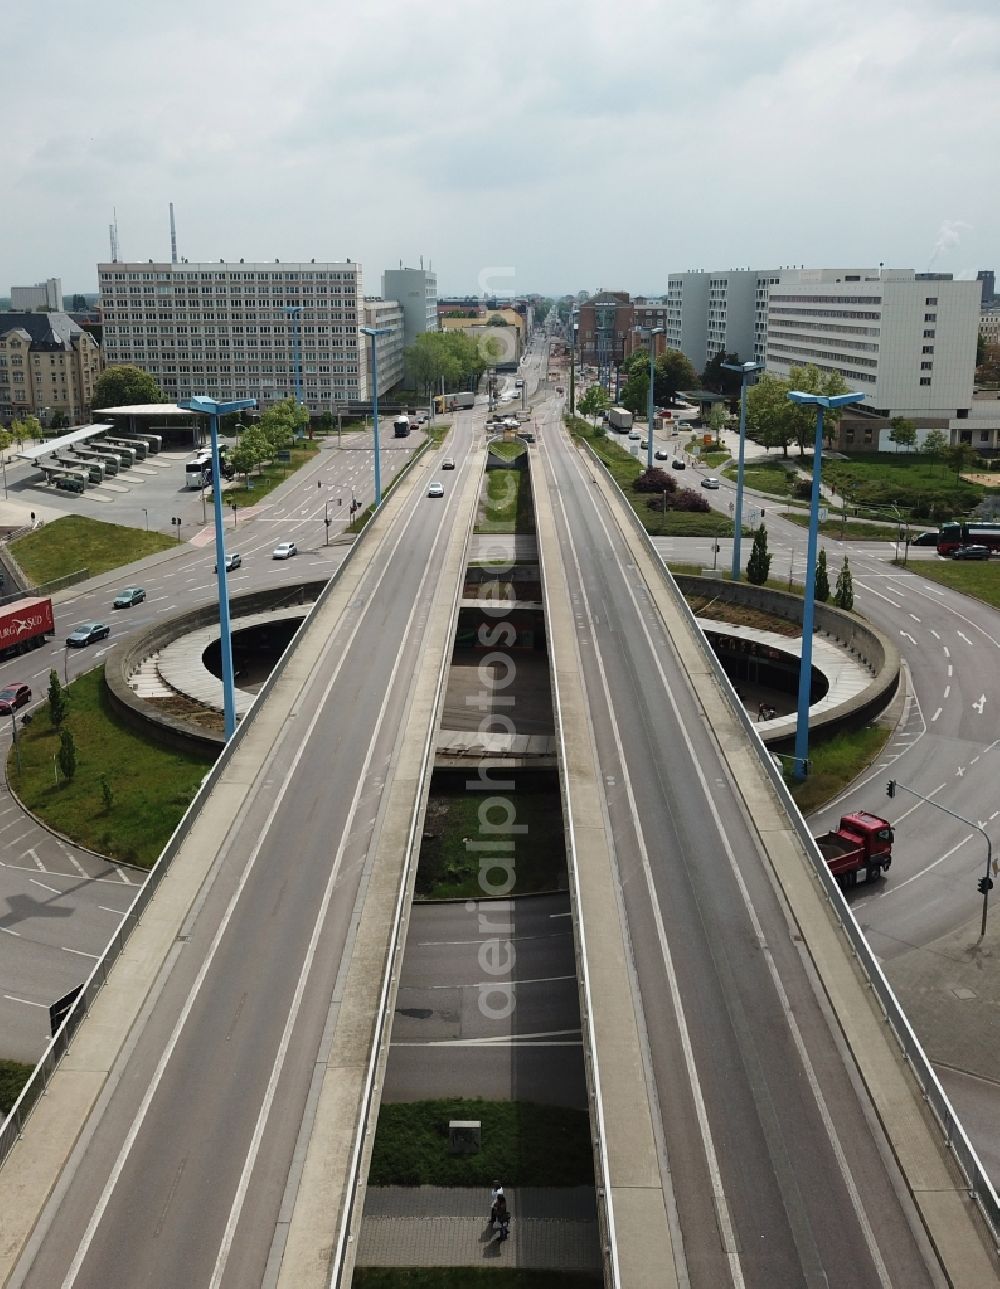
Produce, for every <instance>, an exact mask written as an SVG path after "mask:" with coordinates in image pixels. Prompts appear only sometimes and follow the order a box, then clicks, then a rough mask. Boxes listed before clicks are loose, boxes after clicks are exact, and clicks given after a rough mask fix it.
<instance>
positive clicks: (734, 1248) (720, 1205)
mask: <svg viewBox="0 0 1000 1289" xmlns="http://www.w3.org/2000/svg"><path fill="white" fill-rule="evenodd" d="M556 501H557V503H558V506H559V509H560V510H561V511H562V517H563V526H564V529H565V532H566V537H567V542H568V544H569V549H570V553H571V555H572V557H573V563H574V565H575V566H576V575H577V580H578V584H579V586H580V588H581V592H582V600H583V610H584V612H585V613H586V615H587V618H588V621H589V622H590V632H591V646H592V648H593V650H594V657H595V659H596V662H597V668H598V671H599V673H600V677H601V687H602V689H603V691H604V696H605V702H606V703H607V709H608V716H609V718H610V722H611V733H612V736H613V738H614V741H615V750H616V752H617V754H618V763H619V766H620V767H621V777H622V783H623V785H624V787H625V791H626V794H627V795H628V802H629V811H630V814H631V817H632V826H633V828H634V829H635V837H636V842H637V844H638V848H639V857H640V862H641V864H642V872H643V876H644V878H645V880H646V893H647V896H648V899H649V906H650V910H651V912H652V914H653V921H654V924H655V927H656V937H657V940H658V942H659V946H660V956H661V957H662V959H663V966H664V971H665V972H666V976H667V986H668V988H669V990H670V1001H671V1006H672V1007H673V1009H674V1016H675V1018H676V1024H677V1033H678V1037H679V1038H680V1043H681V1051H682V1053H683V1056H684V1066H685V1069H686V1070H687V1078H688V1084H689V1085H690V1089H691V1099H692V1101H693V1102H694V1109H695V1117H696V1119H697V1121H698V1131H699V1133H700V1135H701V1145H702V1150H703V1151H704V1154H705V1162H706V1166H707V1168H708V1176H709V1182H710V1185H711V1189H712V1201H713V1203H714V1205H715V1212H716V1218H717V1220H718V1223H719V1229H720V1235H721V1237H722V1245H723V1248H724V1250H725V1253H726V1258H727V1260H728V1263H729V1273H730V1275H731V1277H732V1280H733V1284H734V1286H735V1287H736V1289H743V1286H744V1285H745V1283H746V1282H745V1280H744V1278H743V1267H742V1264H741V1262H740V1251H739V1245H738V1242H737V1239H736V1233H735V1230H734V1228H733V1220H732V1215H731V1213H730V1211H729V1201H728V1199H727V1198H726V1191H725V1187H724V1185H723V1182H722V1170H721V1168H720V1167H719V1157H718V1153H717V1151H716V1148H715V1140H714V1138H713V1136H712V1125H711V1123H710V1122H709V1118H708V1107H707V1106H706V1105H705V1097H704V1094H703V1092H702V1089H701V1083H700V1081H699V1079H698V1066H697V1062H696V1061H695V1056H694V1047H693V1045H692V1043H691V1032H690V1029H689V1027H688V1023H687V1015H686V1013H685V1010H684V1002H683V999H682V997H681V990H680V982H679V981H678V979H677V971H676V968H675V967H674V959H673V954H672V953H671V951H670V945H669V943H668V940H667V933H666V928H665V927H664V925H663V912H662V909H661V907H660V901H659V899H658V898H657V892H656V883H655V881H654V879H653V871H652V866H651V865H650V862H649V851H648V848H647V846H646V840H645V835H644V833H643V829H642V823H641V819H640V813H639V809H638V806H637V804H636V800H635V794H634V792H633V790H632V776H631V774H630V773H629V769H628V760H627V758H626V756H625V748H624V746H623V744H622V737H621V730H620V728H619V725H618V721H617V718H616V716H615V706H614V703H613V701H612V698H611V692H610V688H609V686H608V677H607V672H606V670H605V667H604V656H603V653H602V651H601V647H600V644H599V642H598V638H597V632H596V631H595V630H594V624H593V614H592V612H591V607H590V597H589V595H588V594H587V589H586V586H585V585H584V581H583V572H582V569H581V567H580V559H579V555H578V554H577V550H576V545H575V543H574V542H573V537H572V530H571V529H570V524H569V517H568V516H567V514H566V507H565V505H564V503H563V499H562V497H561V496H560V494H559V493H558V492H556ZM595 513H596V515H597V520H598V523H600V525H601V527H602V528H604V518H603V516H602V515H601V514H600V512H599V511H597V510H596V507H595ZM604 531H605V536H606V537H607V539H608V548H609V549H613V547H612V542H611V535H610V534H609V533H608V532H607V529H606V528H605V529H604ZM636 612H637V613H638V606H636ZM640 620H641V618H640ZM643 626H645V623H643ZM651 652H652V654H653V658H654V662H655V661H657V660H656V654H655V650H652V646H651ZM663 679H664V677H663V676H662V672H661V680H663ZM612 845H613V842H612Z"/></svg>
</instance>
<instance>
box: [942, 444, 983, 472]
mask: <svg viewBox="0 0 1000 1289" xmlns="http://www.w3.org/2000/svg"><path fill="white" fill-rule="evenodd" d="M975 455H976V454H975V452H974V451H973V450H972V445H971V444H969V443H955V444H953V445H952V446H951V447H950V448H948V450H947V452H946V453H945V459H946V460H947V462H948V464H949V465H950V466H951V468H952V469H953V470H954V471H955V473H956V474H961V473H962V471H963V470H968V469H969V467H970V466H971V465H972V461H973V458H974V457H975Z"/></svg>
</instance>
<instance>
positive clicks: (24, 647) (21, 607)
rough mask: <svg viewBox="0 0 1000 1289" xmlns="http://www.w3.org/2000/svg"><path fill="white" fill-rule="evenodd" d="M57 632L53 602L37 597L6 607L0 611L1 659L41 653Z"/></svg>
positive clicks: (18, 601) (17, 601)
mask: <svg viewBox="0 0 1000 1289" xmlns="http://www.w3.org/2000/svg"><path fill="white" fill-rule="evenodd" d="M55 629H56V626H55V619H54V618H53V616H52V601H51V600H49V599H42V598H39V597H37V596H36V597H34V598H29V599H25V600H16V601H15V602H14V603H13V604H5V605H4V606H3V608H0V658H15V657H16V656H17V655H18V654H21V653H27V652H28V651H29V650H30V649H40V648H41V647H42V645H43V644H44V643H45V637H46V636H47V635H48V636H50V635H52V634H54V632H55Z"/></svg>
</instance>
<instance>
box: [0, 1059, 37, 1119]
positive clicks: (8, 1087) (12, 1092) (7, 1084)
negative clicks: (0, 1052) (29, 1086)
mask: <svg viewBox="0 0 1000 1289" xmlns="http://www.w3.org/2000/svg"><path fill="white" fill-rule="evenodd" d="M34 1068H35V1067H34V1066H33V1065H25V1064H24V1063H23V1062H22V1061H6V1060H0V1115H3V1114H10V1108H11V1106H12V1105H13V1104H14V1102H15V1101H16V1100H17V1098H18V1097H19V1096H20V1095H21V1089H22V1088H23V1087H24V1085H25V1084H26V1083H27V1081H28V1079H29V1078H30V1077H31V1072H32V1070H34Z"/></svg>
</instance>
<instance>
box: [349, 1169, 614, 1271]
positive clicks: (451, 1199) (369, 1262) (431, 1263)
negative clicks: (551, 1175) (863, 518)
mask: <svg viewBox="0 0 1000 1289" xmlns="http://www.w3.org/2000/svg"><path fill="white" fill-rule="evenodd" d="M505 1194H506V1195H507V1202H508V1204H509V1206H510V1212H511V1224H510V1237H509V1238H508V1239H507V1240H505V1241H504V1242H503V1243H501V1242H500V1240H499V1239H498V1237H497V1235H496V1233H495V1232H493V1231H491V1230H490V1227H489V1222H488V1218H487V1214H488V1211H489V1205H490V1196H489V1191H487V1190H479V1189H475V1190H473V1189H460V1188H451V1187H447V1188H446V1187H438V1186H420V1187H407V1186H385V1187H373V1188H371V1189H370V1190H369V1191H368V1194H367V1197H366V1200H365V1215H364V1222H363V1224H362V1227H361V1238H360V1239H359V1241H358V1255H357V1265H358V1266H359V1267H476V1266H483V1265H490V1264H492V1263H494V1262H496V1263H502V1264H503V1265H504V1266H511V1267H531V1268H534V1269H537V1270H542V1271H594V1272H599V1271H600V1269H601V1251H600V1245H599V1241H598V1229H597V1214H596V1211H595V1208H594V1192H593V1190H592V1189H591V1188H590V1187H588V1186H580V1187H573V1188H567V1189H539V1188H533V1187H523V1188H520V1189H519V1188H517V1187H511V1188H506V1187H505Z"/></svg>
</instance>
